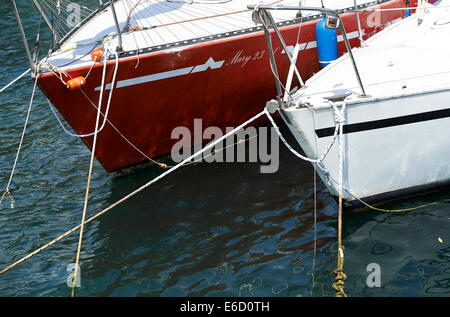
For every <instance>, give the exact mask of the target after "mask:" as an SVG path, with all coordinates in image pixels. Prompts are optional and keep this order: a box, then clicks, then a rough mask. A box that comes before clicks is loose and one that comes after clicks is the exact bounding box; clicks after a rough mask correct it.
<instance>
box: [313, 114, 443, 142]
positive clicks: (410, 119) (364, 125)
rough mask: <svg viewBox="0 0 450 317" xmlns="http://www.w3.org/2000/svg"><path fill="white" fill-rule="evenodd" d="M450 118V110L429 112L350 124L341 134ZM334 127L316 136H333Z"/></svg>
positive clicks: (324, 129)
mask: <svg viewBox="0 0 450 317" xmlns="http://www.w3.org/2000/svg"><path fill="white" fill-rule="evenodd" d="M448 117H450V108H447V109H443V110H436V111H430V112H422V113H417V114H412V115H407V116H402V117H395V118H389V119H382V120H375V121H367V122H361V123H352V124H346V125H344V129H343V132H344V134H348V133H355V132H362V131H369V130H375V129H383V128H388V127H395V126H399V125H405V124H411V123H417V122H423V121H430V120H436V119H442V118H448ZM334 130H335V128H334V127H330V128H323V129H317V130H316V134H317V136H318V137H319V138H325V137H329V136H333V135H334Z"/></svg>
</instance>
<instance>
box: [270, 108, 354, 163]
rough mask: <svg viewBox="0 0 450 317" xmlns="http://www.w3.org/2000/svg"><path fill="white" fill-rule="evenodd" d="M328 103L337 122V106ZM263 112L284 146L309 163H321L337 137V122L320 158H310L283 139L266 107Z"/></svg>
mask: <svg viewBox="0 0 450 317" xmlns="http://www.w3.org/2000/svg"><path fill="white" fill-rule="evenodd" d="M330 103H331V104H332V105H333V108H334V110H335V123H338V121H336V119H337V118H339V116H338V115H336V110H337V107H335V105H334V103H332V102H331V101H330ZM344 107H345V106H344ZM264 112H265V114H266V116H267V118H269V120H270V123H271V124H272V126H273V127H274V129H275V131H276V132H277V134H278V137H279V138H280V140H281V141H282V142H283V144H284V145H285V146H286V147H287V148H288V149H289V150H290V151H291V152H292V153H293V154H294V155H295V156H297V157H298V158H300V159H302V160H304V161H307V162H310V163H321V162H322V161H323V160H324V159H325V157H326V156H327V155H328V153H329V152H330V150H331V147H332V146H333V144H334V143H335V141H336V138H337V135H338V131H339V124H336V125H335V129H334V135H333V140H332V141H331V142H330V143H329V145H328V147H327V148H326V150H325V152H324V153H323V154H322V156H321V157H320V158H318V159H312V158H309V157H307V156H303V155H301V154H300V153H298V152H297V151H296V150H294V149H293V148H292V146H291V145H290V144H289V143H288V142H287V141H286V139H285V138H284V137H283V135H282V134H281V132H280V129H279V128H278V126H277V124H276V123H275V121H274V120H273V118H272V116H271V115H270V113H269V111H268V110H267V108H265V109H264Z"/></svg>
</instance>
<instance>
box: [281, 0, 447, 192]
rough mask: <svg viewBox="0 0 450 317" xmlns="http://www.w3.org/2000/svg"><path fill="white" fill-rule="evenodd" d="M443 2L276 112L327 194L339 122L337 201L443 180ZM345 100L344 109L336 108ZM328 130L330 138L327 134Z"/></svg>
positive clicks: (333, 177)
mask: <svg viewBox="0 0 450 317" xmlns="http://www.w3.org/2000/svg"><path fill="white" fill-rule="evenodd" d="M449 3H450V1H447V0H446V1H442V2H441V7H429V8H428V9H427V10H425V14H424V17H423V21H422V22H421V23H420V25H419V23H418V18H417V16H416V15H412V16H411V17H409V18H407V19H405V20H403V21H401V22H398V23H396V24H394V25H392V26H390V27H389V28H387V29H385V30H383V31H382V32H380V33H379V34H377V35H376V36H374V37H373V38H371V39H370V40H368V41H367V42H366V44H367V46H365V47H362V48H358V49H355V50H353V54H354V59H355V60H356V65H357V69H358V72H359V74H360V78H361V80H362V84H363V87H364V90H365V92H366V95H365V96H363V93H362V89H361V87H360V85H359V82H358V80H357V77H356V76H355V71H354V69H353V67H352V63H351V60H350V57H349V54H346V55H345V56H342V57H341V58H339V59H338V60H336V61H335V62H333V63H332V64H330V65H329V66H327V67H326V68H325V69H323V70H322V71H320V72H319V73H317V74H316V75H315V76H313V77H312V78H311V79H310V80H308V81H307V82H306V86H305V87H303V88H302V89H300V90H299V91H297V92H296V93H295V94H293V95H292V96H291V97H292V98H291V101H290V103H289V104H288V105H287V106H286V107H285V108H284V109H283V111H282V114H283V118H284V119H285V121H286V123H287V125H288V126H289V128H290V130H291V132H292V133H293V134H294V136H295V138H296V140H297V141H298V143H299V144H300V146H301V147H302V149H303V151H304V152H305V154H306V155H307V156H308V157H310V158H315V159H317V158H320V157H321V156H322V154H323V153H325V152H326V151H327V149H328V148H329V146H330V143H333V142H334V144H333V146H332V147H331V150H330V151H329V153H328V155H327V156H326V157H325V158H324V159H323V161H322V162H321V163H320V164H315V166H316V170H317V172H318V173H319V175H320V177H321V178H322V180H323V181H324V183H325V184H326V186H327V187H328V189H329V191H330V192H331V193H332V195H334V196H337V193H338V182H337V180H338V174H339V172H338V171H339V165H338V162H339V160H338V156H339V154H338V153H339V151H338V146H336V143H337V142H336V131H337V130H336V128H335V127H336V125H338V124H340V123H342V121H343V123H342V124H343V137H342V142H343V144H344V151H343V155H344V157H345V158H344V179H343V182H344V184H343V186H344V199H345V200H347V201H355V199H356V197H358V198H364V199H365V200H366V201H379V200H384V199H386V198H391V197H396V196H402V195H406V194H410V193H415V192H418V191H422V190H427V189H430V188H434V187H437V186H441V185H444V184H448V183H449V182H450V164H449V162H448V158H449V157H450V146H449V143H448V135H449V133H450V130H449V129H450V59H449V58H448V56H450V42H449V41H448V39H449V38H450V10H449V8H450V6H447V5H446V4H449ZM344 102H345V105H346V107H345V113H344V114H342V113H340V112H341V111H339V109H341V108H342V106H343V105H344ZM333 135H334V136H335V137H334V138H333Z"/></svg>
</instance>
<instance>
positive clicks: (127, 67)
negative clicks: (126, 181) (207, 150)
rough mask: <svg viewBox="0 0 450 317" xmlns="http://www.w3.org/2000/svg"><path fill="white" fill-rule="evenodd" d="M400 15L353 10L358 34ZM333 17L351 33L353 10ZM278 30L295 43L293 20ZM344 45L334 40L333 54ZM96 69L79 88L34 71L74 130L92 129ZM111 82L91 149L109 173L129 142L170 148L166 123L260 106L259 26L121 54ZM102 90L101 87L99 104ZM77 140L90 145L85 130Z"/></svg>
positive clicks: (213, 121) (126, 154) (308, 26)
mask: <svg viewBox="0 0 450 317" xmlns="http://www.w3.org/2000/svg"><path fill="white" fill-rule="evenodd" d="M380 7H381V8H393V7H404V1H403V0H397V1H391V2H388V3H385V4H382V5H380ZM375 14H376V15H375ZM404 15H405V12H404V11H398V10H396V11H384V12H382V13H379V12H378V13H369V12H364V13H360V20H361V26H362V29H364V31H365V35H364V38H368V37H370V36H371V35H373V34H375V33H376V32H378V31H380V30H381V29H383V28H384V27H385V26H386V25H388V24H389V23H391V22H392V21H393V20H396V19H398V18H402V17H404ZM341 18H342V20H343V22H344V25H345V28H346V30H347V33H349V34H356V32H357V25H356V19H355V14H354V13H347V14H343V15H342V16H341ZM316 22H317V20H316V21H310V22H306V23H303V24H302V29H301V36H300V41H299V42H300V43H305V45H306V46H305V48H304V49H303V50H301V51H300V54H299V58H298V63H297V65H298V69H299V70H300V73H301V75H302V78H303V79H304V80H306V79H308V78H309V77H311V76H312V75H313V74H314V73H315V72H317V71H319V69H320V66H319V62H318V58H317V51H316V49H315V47H314V43H315V25H316ZM280 30H281V33H282V34H283V37H284V39H285V41H286V44H287V45H292V46H293V45H295V43H296V40H297V35H298V25H290V26H285V27H281V28H280ZM272 41H273V48H274V50H275V57H276V60H277V67H278V71H279V74H280V79H281V80H282V81H285V79H286V76H287V71H288V68H289V62H288V59H287V58H286V56H284V55H283V51H282V49H281V45H280V43H279V41H278V40H277V39H276V36H272ZM350 43H351V45H352V46H357V45H359V40H358V38H357V37H356V36H353V39H351V40H350ZM344 52H345V46H344V43H343V42H342V41H341V42H339V55H341V54H343V53H344ZM115 65H116V63H115V61H114V60H111V61H109V62H108V63H107V71H106V83H110V82H111V80H112V77H113V73H114V68H115ZM102 69H103V63H98V64H97V65H95V66H94V68H93V69H92V71H91V73H90V75H89V77H88V79H87V81H86V84H85V86H83V88H82V89H83V91H81V90H73V91H70V90H68V89H67V88H66V87H65V86H64V85H63V84H62V83H61V81H60V80H59V79H58V78H57V77H56V76H55V75H53V74H52V73H47V74H41V75H39V77H38V84H39V86H40V88H41V90H42V91H43V92H44V93H45V95H46V96H47V97H48V98H49V99H50V101H51V102H52V103H53V104H54V105H55V106H56V108H57V109H58V110H59V112H60V113H61V115H62V116H63V117H64V118H65V120H66V121H67V122H68V123H69V124H70V126H71V127H72V128H73V129H74V131H75V132H76V133H78V134H85V133H90V132H92V131H93V130H94V127H95V119H96V115H97V110H96V109H95V107H93V105H92V104H91V103H90V102H89V100H88V98H89V99H90V100H91V101H92V102H93V103H94V104H97V103H98V99H99V90H98V89H97V90H96V88H98V87H99V86H100V84H101V77H102ZM174 70H175V71H174ZM88 71H89V69H88V68H78V69H72V70H70V71H67V73H69V75H70V76H71V77H72V78H75V77H77V76H86V74H87V72H88ZM149 75H154V76H149ZM117 82H119V83H122V86H120V85H119V86H120V87H116V88H115V89H114V90H113V96H112V101H111V106H110V111H109V115H108V120H109V122H110V123H112V124H113V125H114V127H115V128H114V127H113V126H112V125H111V124H110V123H107V124H106V126H105V128H104V129H103V130H102V131H101V133H99V135H98V140H97V145H96V150H95V156H96V158H97V159H98V161H100V163H101V164H102V165H103V167H104V168H105V169H106V171H107V172H110V173H111V172H116V171H119V170H122V169H124V168H126V167H130V166H134V165H136V164H139V163H142V162H144V161H146V160H147V158H146V157H145V156H144V155H142V154H141V153H139V151H137V150H136V149H135V147H136V148H138V149H139V150H140V151H142V152H143V153H145V154H146V155H147V156H149V157H152V158H155V157H161V156H165V155H168V154H170V152H171V149H172V146H173V145H174V144H175V143H176V142H178V141H179V140H172V139H171V133H172V130H173V129H174V128H176V127H179V126H184V127H187V128H188V129H190V131H194V130H193V125H194V118H199V119H202V120H203V121H202V124H203V127H208V126H216V127H219V128H221V129H223V131H225V127H235V126H237V125H239V124H240V123H242V122H244V121H245V120H247V119H248V118H250V117H251V116H253V115H255V114H256V113H258V112H260V111H261V110H262V109H263V107H264V106H265V103H266V101H268V100H270V99H272V98H274V97H275V96H276V87H275V84H274V78H273V75H272V72H271V69H270V66H269V59H268V50H267V45H266V40H265V37H264V33H263V32H261V31H259V32H257V33H250V34H246V35H241V36H233V37H229V38H225V39H221V40H214V41H209V42H204V43H200V44H196V45H190V46H186V47H180V48H177V49H168V50H163V51H158V52H154V53H149V54H146V55H140V56H139V59H138V58H137V57H136V56H132V57H125V58H121V59H120V62H119V66H118V73H117ZM295 85H298V83H295ZM109 92H110V90H105V96H104V98H103V103H102V111H104V110H105V108H106V101H107V97H108V94H109ZM102 119H103V118H102ZM259 123H261V122H259ZM117 130H118V131H120V134H119V133H118V132H117ZM121 134H122V135H121ZM125 138H126V139H127V140H128V141H129V142H127V141H126V140H125ZM83 141H84V142H85V143H86V145H87V146H88V148H89V149H91V147H92V141H93V137H87V138H83ZM205 141H208V140H205ZM130 142H131V143H132V144H133V145H134V147H133V146H132V145H130ZM197 143H198V142H197ZM193 145H196V144H193Z"/></svg>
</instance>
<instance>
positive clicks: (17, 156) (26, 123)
mask: <svg viewBox="0 0 450 317" xmlns="http://www.w3.org/2000/svg"><path fill="white" fill-rule="evenodd" d="M36 84H37V76H36V78H35V80H34V85H33V92H32V93H31V99H30V104H29V106H28V112H27V116H26V119H25V124H24V126H23V131H22V136H21V137H20V142H19V147H18V148H17V153H16V158H15V160H14V165H13V168H12V170H11V175H10V176H9V180H8V184H7V185H6V189H5V192H4V193H3V195H2V198H1V199H0V205H1V203H2V201H3V198H4V197H5V196H6V195H8V196H9V198H10V200H11V208H14V200H13V198H12V195H11V193H10V191H9V186H10V185H11V182H12V179H13V176H14V172H15V171H16V166H17V161H18V160H19V154H20V150H21V148H22V143H23V139H24V137H25V131H26V129H27V126H28V120H29V118H30V113H31V107H32V105H33V99H34V94H35V92H36Z"/></svg>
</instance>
